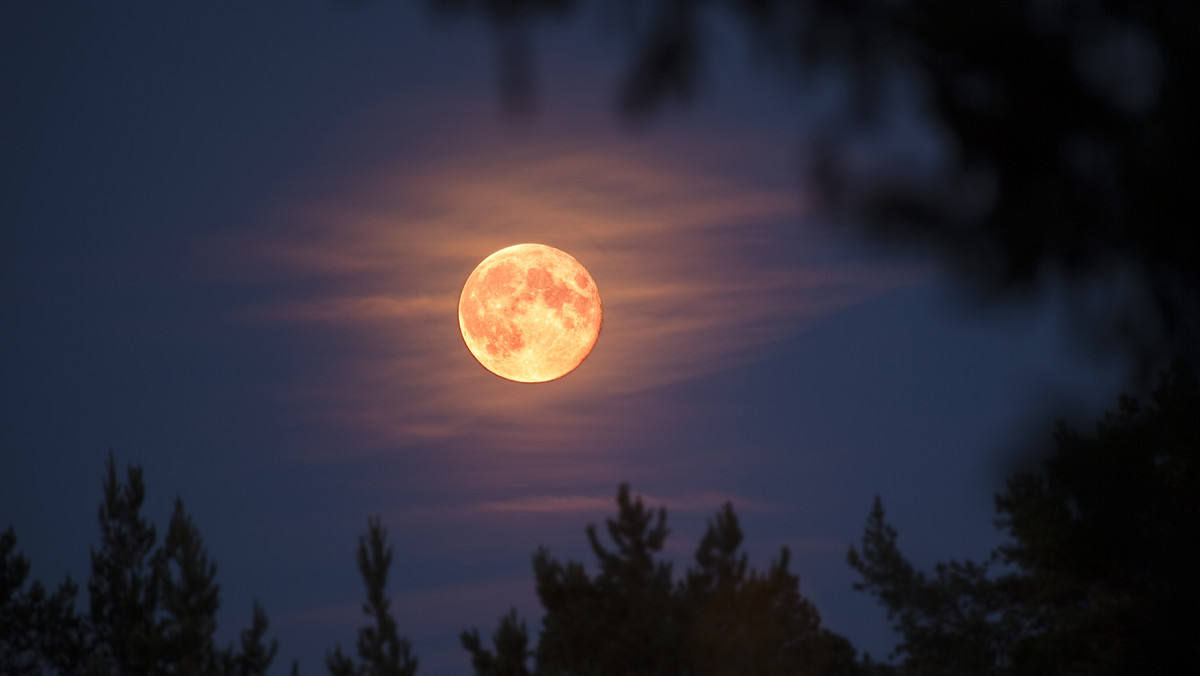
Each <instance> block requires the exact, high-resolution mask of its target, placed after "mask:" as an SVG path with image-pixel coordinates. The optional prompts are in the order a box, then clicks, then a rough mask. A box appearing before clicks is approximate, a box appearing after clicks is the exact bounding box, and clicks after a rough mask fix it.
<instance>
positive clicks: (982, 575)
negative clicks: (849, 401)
mask: <svg viewBox="0 0 1200 676" xmlns="http://www.w3.org/2000/svg"><path fill="white" fill-rule="evenodd" d="M1055 440H1056V442H1057V451H1056V453H1055V454H1054V455H1053V456H1051V457H1050V458H1048V459H1047V460H1046V461H1045V465H1044V469H1043V471H1042V472H1040V473H1023V474H1017V475H1014V476H1013V477H1011V478H1010V479H1009V481H1008V485H1007V489H1006V490H1005V491H1004V492H1003V493H1001V494H1000V495H998V496H997V498H996V508H997V512H998V514H999V518H998V520H997V524H998V525H999V526H1001V527H1003V528H1004V529H1005V530H1006V531H1007V534H1008V536H1009V538H1010V539H1009V542H1007V543H1006V544H1004V545H1003V546H1001V547H1000V548H998V549H997V550H996V551H995V552H994V553H993V555H992V557H991V559H990V560H989V561H987V562H984V563H974V562H970V561H967V562H957V561H950V562H948V563H943V564H939V565H938V566H937V568H936V575H935V576H934V577H932V578H931V577H928V576H926V575H924V574H923V573H921V572H918V571H916V570H915V569H914V568H913V567H912V565H911V564H909V563H908V562H907V561H906V560H905V559H904V557H903V556H902V555H901V554H900V552H899V549H898V548H897V545H896V531H895V529H893V528H892V527H891V526H890V525H888V524H887V523H886V521H885V520H884V512H883V507H882V505H881V503H880V502H879V500H878V499H876V503H875V506H874V508H873V509H872V511H871V516H870V518H869V519H868V521H867V527H866V530H865V532H864V535H863V541H862V545H861V551H860V550H858V549H854V548H852V549H851V551H850V554H849V563H850V565H851V566H852V567H854V568H855V569H856V570H858V572H859V573H860V575H861V576H862V581H861V582H860V583H859V584H858V585H856V586H857V587H858V588H860V589H865V590H867V591H869V592H870V593H872V594H873V595H875V596H876V597H878V599H879V601H880V603H881V604H883V605H884V606H885V607H886V608H887V609H888V614H889V617H891V618H892V619H894V620H895V621H896V629H897V631H898V632H899V633H900V635H901V636H902V638H903V640H902V642H901V644H900V645H899V646H898V650H897V652H898V654H899V655H901V656H903V657H904V661H903V663H902V666H903V670H904V672H905V673H913V674H1067V673H1079V674H1127V673H1194V672H1196V671H1198V670H1200V645H1198V644H1197V643H1196V640H1195V637H1196V622H1195V621H1194V619H1191V616H1192V614H1193V613H1194V610H1195V608H1196V607H1197V604H1200V580H1198V579H1197V577H1196V571H1197V570H1200V389H1198V388H1197V384H1196V380H1195V378H1194V376H1193V375H1192V374H1191V372H1190V371H1188V370H1187V369H1185V368H1184V367H1183V366H1182V365H1177V366H1176V367H1175V368H1174V369H1173V370H1172V371H1171V372H1170V373H1168V374H1164V375H1163V376H1162V378H1161V380H1160V383H1159V385H1158V387H1157V388H1156V389H1155V391H1154V393H1153V398H1152V402H1151V404H1150V405H1149V406H1145V407H1143V406H1142V405H1140V404H1139V403H1138V402H1137V401H1136V400H1134V399H1132V398H1128V397H1122V399H1121V401H1120V405H1119V408H1118V411H1117V412H1116V413H1110V414H1107V415H1106V416H1105V418H1104V419H1103V421H1101V423H1100V424H1099V425H1098V427H1097V431H1096V434H1095V436H1091V437H1085V436H1081V435H1079V434H1076V433H1074V432H1071V431H1070V430H1068V429H1067V428H1066V427H1065V425H1062V424H1061V423H1060V425H1059V427H1058V429H1057V430H1056V433H1055ZM996 566H999V572H998V573H995V574H992V573H991V572H990V570H989V569H990V568H993V567H996Z"/></svg>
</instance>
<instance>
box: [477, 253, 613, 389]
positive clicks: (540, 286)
mask: <svg viewBox="0 0 1200 676" xmlns="http://www.w3.org/2000/svg"><path fill="white" fill-rule="evenodd" d="M602 318H603V312H602V310H601V307H600V292H599V291H598V290H597V289H596V282H595V281H593V280H592V276H591V275H589V274H588V271H587V270H586V269H585V268H584V267H583V266H582V265H580V264H579V261H577V260H575V259H574V258H572V257H571V256H570V255H569V254H567V253H566V252H563V251H560V250H558V249H555V248H554V247H551V246H546V245H544V244H517V245H515V246H510V247H507V248H504V249H501V250H499V251H497V252H496V253H494V254H492V255H491V256H488V257H487V258H485V259H483V262H482V263H480V264H479V265H478V266H477V267H476V268H475V271H474V272H472V273H471V276H470V277H468V278H467V283H466V284H464V285H463V290H462V296H461V297H460V298H459V300H458V326H459V328H460V329H461V330H462V336H463V340H464V341H465V342H466V344H467V349H469V350H470V351H471V354H473V355H475V358H476V359H478V360H479V363H480V364H483V366H484V368H486V369H487V370H489V371H491V372H492V373H495V374H496V375H498V376H500V377H502V378H507V379H509V380H515V381H517V382H520V383H542V382H546V381H547V380H554V379H556V378H561V377H563V376H565V375H566V374H568V373H570V372H571V371H573V370H574V369H575V367H576V366H579V364H580V362H582V361H583V360H584V358H585V357H587V356H588V353H590V352H591V351H592V346H593V345H595V344H596V338H597V337H598V336H599V335H600V324H601V321H602Z"/></svg>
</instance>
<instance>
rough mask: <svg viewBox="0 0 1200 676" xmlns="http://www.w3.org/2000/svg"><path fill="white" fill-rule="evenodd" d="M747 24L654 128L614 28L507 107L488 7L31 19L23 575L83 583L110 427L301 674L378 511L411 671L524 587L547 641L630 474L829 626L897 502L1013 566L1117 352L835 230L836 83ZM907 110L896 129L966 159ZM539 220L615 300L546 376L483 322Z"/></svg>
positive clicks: (20, 122)
mask: <svg viewBox="0 0 1200 676" xmlns="http://www.w3.org/2000/svg"><path fill="white" fill-rule="evenodd" d="M180 5H187V6H188V7H181V6H180ZM214 5H224V6H214ZM735 35H736V34H734V33H732V32H730V33H729V34H728V35H724V34H721V36H720V37H722V38H723V42H721V43H720V46H719V54H720V55H721V56H722V58H719V59H714V60H713V63H712V64H711V65H712V67H711V68H710V71H709V73H708V77H707V79H706V81H705V82H706V88H705V89H704V91H703V95H702V96H701V97H700V98H699V100H697V101H696V102H694V103H693V104H692V105H690V106H687V107H680V108H673V109H669V110H667V111H666V112H665V113H663V114H662V115H660V116H658V117H655V118H653V119H646V120H640V121H639V123H638V124H634V125H631V124H629V121H628V120H626V119H625V118H623V117H622V116H621V115H620V114H619V113H618V112H617V110H616V105H615V102H616V96H615V91H616V87H617V83H618V80H619V77H620V74H621V71H622V69H623V68H624V67H625V65H626V62H625V58H624V57H625V52H624V51H623V49H622V41H621V40H620V39H619V36H614V35H608V34H606V33H605V32H604V31H603V30H599V29H597V27H596V23H595V22H592V21H587V20H580V21H575V22H571V23H566V24H562V25H547V26H546V27H545V30H542V31H538V32H535V33H534V34H533V36H532V37H533V38H534V45H535V48H536V49H535V54H534V56H535V64H536V66H537V71H536V72H537V77H538V79H537V94H538V98H537V102H536V107H535V109H534V110H532V111H530V112H526V113H524V114H520V115H513V114H511V113H506V112H505V110H506V109H505V99H504V97H503V96H502V93H501V89H500V85H499V83H500V71H499V68H498V66H497V63H496V58H495V57H496V54H497V49H496V44H495V41H494V40H493V35H492V32H491V30H490V27H489V26H488V25H487V24H486V23H484V22H483V21H482V20H476V21H470V20H465V21H449V20H446V18H445V17H435V16H431V15H429V13H428V12H426V11H425V10H424V9H423V7H422V3H413V2H382V1H381V2H375V3H366V4H363V5H361V6H351V5H347V4H344V3H337V2H326V1H320V0H308V1H306V2H294V1H292V0H288V1H287V2H284V1H282V0H278V1H275V2H255V3H236V4H235V3H199V2H195V3H161V2H135V3H122V4H121V8H120V9H118V8H115V6H112V5H103V4H101V3H57V2H38V3H28V2H27V3H5V4H3V6H0V172H3V175H2V180H0V227H2V230H0V232H2V235H3V236H2V238H0V453H2V455H0V528H3V527H6V526H8V525H9V524H11V525H13V526H14V527H15V529H16V533H17V536H18V548H19V549H20V550H21V551H23V552H24V553H25V554H26V555H27V556H28V557H29V558H30V559H31V562H32V564H33V574H34V576H35V577H37V578H39V579H42V580H44V581H46V582H47V583H51V584H56V583H57V582H58V581H59V580H61V578H62V577H63V576H64V575H66V574H70V575H71V576H72V578H74V579H75V580H76V581H77V582H80V583H83V584H84V588H85V591H84V593H83V598H86V584H85V581H86V579H87V576H88V565H89V559H88V549H89V547H90V546H93V545H94V544H95V543H96V542H97V540H98V533H99V529H98V526H97V523H96V509H97V505H98V504H99V500H100V497H101V486H100V480H101V473H102V470H103V467H104V461H105V458H106V456H107V453H108V451H109V449H112V450H113V452H114V454H115V457H116V460H117V462H118V465H120V466H124V465H126V464H131V463H132V464H140V465H141V466H142V467H143V468H144V471H145V477H146V482H147V487H148V498H147V505H146V510H145V513H146V515H147V516H148V517H149V518H150V519H151V520H152V521H154V522H155V523H157V524H158V526H159V532H160V535H161V533H162V532H164V531H165V525H166V520H167V518H168V517H169V514H170V505H171V502H172V501H173V500H174V498H175V496H176V495H180V496H182V497H183V500H184V502H185V504H186V506H187V508H188V510H189V511H190V513H191V514H192V515H193V517H194V519H195V521H196V523H197V525H198V526H199V528H200V530H201V532H202V534H203V536H204V538H205V543H206V545H207V548H208V550H209V553H210V554H211V555H212V556H213V557H214V558H215V559H216V561H217V563H218V565H219V570H218V580H219V582H220V584H221V587H222V601H223V603H222V611H221V615H220V621H221V622H220V630H219V638H220V642H221V644H225V643H227V642H228V641H230V640H232V639H233V638H234V637H235V636H236V635H237V633H238V632H239V631H241V629H243V628H245V627H246V626H248V625H249V620H250V611H251V604H252V601H253V599H255V598H257V599H259V600H260V601H261V602H262V604H263V605H264V607H265V609H266V611H267V613H268V615H269V617H270V619H271V635H273V636H274V637H276V638H278V639H279V641H280V644H281V645H280V653H279V657H278V659H277V662H276V668H277V671H283V670H284V669H285V668H286V667H287V665H288V664H290V662H291V660H292V659H293V658H295V659H298V660H300V664H301V667H302V669H303V670H304V671H305V672H306V673H318V672H319V671H322V670H323V664H322V659H323V657H324V655H325V652H326V651H327V650H331V649H332V648H333V647H334V646H335V644H337V643H341V644H342V645H343V646H345V647H349V646H352V645H353V641H354V634H355V631H356V628H357V627H358V626H359V625H360V624H361V623H362V622H363V620H362V619H360V618H361V615H360V610H359V608H360V601H359V599H360V598H361V596H362V586H361V581H360V578H359V576H358V573H357V570H356V568H355V564H354V551H355V547H356V542H357V538H358V536H359V535H360V534H361V533H362V532H363V531H364V529H365V526H366V522H367V518H368V517H369V516H371V515H380V516H381V517H382V519H383V523H384V526H385V527H386V528H387V529H388V532H389V540H390V542H391V543H392V545H393V546H394V548H395V561H394V563H393V567H392V579H391V583H390V591H391V593H392V595H393V597H394V602H393V608H394V611H395V614H396V617H397V621H398V624H399V630H400V632H401V634H402V635H404V636H407V637H408V638H409V639H410V640H411V641H412V643H413V650H414V652H415V654H416V655H417V656H418V657H419V659H420V660H421V673H424V674H467V673H469V671H470V669H469V659H468V655H467V653H466V652H464V651H463V650H462V649H461V648H459V647H458V634H459V632H460V631H462V630H464V629H468V628H471V627H479V628H480V629H481V632H482V633H483V634H484V635H490V633H491V631H492V630H493V628H494V626H495V621H496V619H497V618H498V617H499V616H500V615H502V614H503V613H505V612H506V611H507V610H508V608H509V607H510V606H514V605H515V606H516V607H517V608H518V610H519V611H520V612H521V613H522V614H523V615H524V616H525V617H526V618H527V619H528V620H529V621H530V622H531V623H534V625H535V626H536V621H537V618H538V617H539V615H540V611H539V606H538V603H537V599H536V596H535V594H534V591H533V574H532V570H531V566H530V558H531V556H532V554H533V552H534V551H535V550H536V548H537V547H538V546H539V545H545V546H547V547H549V548H550V550H551V552H552V553H553V554H554V555H555V556H556V557H559V558H574V559H576V560H583V561H585V562H587V563H588V564H589V569H591V567H590V564H591V563H592V560H591V558H590V555H589V553H588V550H587V546H586V540H585V538H584V527H585V526H586V525H587V524H588V523H594V522H599V521H601V520H602V519H603V518H605V517H607V516H610V515H612V514H614V513H615V502H614V496H615V494H616V489H617V485H618V484H619V483H620V482H629V483H630V485H631V487H632V489H633V491H634V492H635V493H637V494H640V495H642V496H643V497H644V499H645V500H647V501H648V502H649V503H650V504H652V505H663V506H666V507H667V509H668V512H669V517H668V524H669V525H670V526H671V528H672V535H671V537H670V538H669V539H668V543H667V550H668V552H669V554H670V555H671V556H672V557H674V558H675V560H677V561H679V562H680V563H679V566H680V567H682V566H683V565H686V562H687V561H688V560H689V559H690V556H691V553H692V551H693V549H694V547H695V545H696V543H697V541H698V539H699V537H700V536H701V534H702V532H703V528H704V521H705V519H706V518H708V517H710V516H711V515H712V514H713V513H714V512H716V510H717V509H718V508H719V507H720V506H721V505H722V504H723V503H724V502H725V501H727V500H728V501H732V503H733V506H734V508H735V510H736V511H737V513H738V514H739V516H740V517H741V520H742V527H743V529H744V530H745V531H746V534H747V547H748V551H749V552H750V555H751V563H752V565H754V566H756V567H763V566H765V565H766V564H767V563H768V562H769V561H770V559H771V558H772V557H774V556H777V555H778V551H779V548H780V547H782V546H787V547H789V548H790V549H791V551H792V554H793V559H792V561H793V564H792V569H793V570H794V571H796V572H798V573H799V575H800V578H801V590H802V592H803V593H805V594H806V595H807V596H808V597H809V598H811V599H812V600H813V601H814V603H815V604H816V606H817V608H818V609H819V610H820V612H821V614H822V617H823V618H824V620H825V622H826V624H827V625H828V626H829V627H830V628H831V629H832V630H834V631H836V632H839V633H842V634H844V635H845V636H847V637H848V638H850V639H851V640H852V641H853V642H854V643H855V645H856V646H857V647H858V648H859V649H860V650H868V651H870V652H871V653H872V654H873V655H875V656H877V657H883V656H885V655H886V654H887V652H888V650H889V649H890V647H891V637H890V632H889V629H888V623H887V620H886V618H885V616H884V613H883V611H882V609H880V608H878V607H877V606H876V605H875V603H874V601H873V599H871V598H870V597H867V596H865V595H863V594H860V593H858V592H855V591H853V590H852V589H851V583H852V581H853V579H854V577H853V575H852V571H851V570H850V569H849V567H848V566H846V564H845V554H846V550H847V548H848V545H849V544H850V543H852V542H857V540H858V537H859V535H860V533H861V529H862V525H863V523H864V521H865V518H866V515H867V512H868V511H869V509H870V506H871V500H872V497H873V496H874V495H875V494H877V493H878V494H881V495H882V497H883V499H884V504H885V506H886V507H887V509H888V513H889V518H890V520H891V521H892V522H893V523H894V524H895V525H896V527H897V529H898V530H899V532H900V544H901V547H902V548H903V549H904V551H906V553H908V554H909V556H910V557H911V558H912V559H913V560H914V561H915V562H916V563H918V564H920V565H928V564H930V563H931V562H932V561H934V560H936V559H939V558H946V557H951V556H955V557H963V556H980V555H982V554H985V553H986V552H987V551H988V550H989V549H990V548H991V547H992V546H993V545H994V544H995V542H996V541H997V537H998V536H997V535H996V533H995V531H994V529H993V528H992V493H993V492H994V491H995V490H996V489H997V488H999V487H1000V486H1001V482H1002V476H1003V473H1004V471H1006V469H1008V468H1010V463H1009V461H1008V460H1006V458H1008V457H1009V456H1010V454H1011V452H1012V450H1013V448H1014V447H1015V446H1017V445H1018V444H1019V443H1021V442H1023V441H1026V440H1027V439H1029V438H1037V434H1040V433H1041V432H1042V431H1044V436H1045V438H1047V439H1048V438H1049V437H1048V435H1049V433H1050V427H1049V426H1048V425H1045V424H1044V420H1043V419H1042V418H1041V417H1039V416H1041V415H1042V414H1043V413H1045V412H1046V411H1045V409H1046V408H1047V406H1048V402H1070V403H1071V406H1072V407H1073V409H1074V410H1079V411H1081V412H1083V413H1084V414H1085V415H1088V414H1090V415H1095V414H1096V413H1098V412H1099V411H1101V410H1102V409H1103V408H1105V407H1107V406H1110V405H1111V403H1112V402H1113V401H1114V398H1115V396H1116V394H1117V392H1118V390H1119V385H1120V383H1121V375H1122V373H1123V371H1122V368H1121V365H1119V364H1105V363H1099V362H1097V361H1096V360H1095V359H1094V358H1093V357H1091V356H1088V355H1084V354H1079V353H1078V349H1077V348H1075V347H1073V345H1074V343H1073V342H1072V341H1071V340H1070V337H1069V335H1068V332H1067V331H1066V330H1065V328H1064V327H1065V322H1064V321H1063V320H1061V319H1060V318H1059V312H1057V306H1056V305H1054V302H1053V299H1050V300H1048V301H1047V302H1045V303H1043V304H1041V305H1036V304H1035V305H1020V306H1012V307H999V308H990V309H987V310H986V311H985V310H980V309H978V308H974V307H973V306H970V305H969V304H968V303H966V302H965V301H964V300H963V298H962V297H961V296H960V295H959V294H957V293H956V289H955V287H954V286H953V284H951V283H950V282H949V281H948V278H947V277H946V276H945V275H944V274H942V273H941V272H939V269H938V267H937V266H936V264H935V261H933V260H927V259H924V258H922V257H921V256H920V255H917V254H914V253H904V254H901V253H899V252H894V251H889V250H886V249H882V248H880V247H878V246H872V245H871V243H870V242H866V241H863V240H862V239H861V238H860V237H859V236H858V234H857V230H855V229H854V228H853V226H852V224H851V225H845V224H842V225H838V226H835V225H833V224H831V223H826V222H822V221H821V220H820V219H818V218H816V217H815V216H814V210H813V208H812V206H811V204H812V196H811V195H810V194H808V193H807V192H806V188H805V186H804V184H803V180H802V172H801V171H800V166H801V162H800V157H799V155H800V154H801V153H802V152H803V141H804V140H805V139H808V138H811V137H812V136H813V135H814V134H818V133H819V130H820V128H821V124H820V123H821V121H822V120H823V119H826V118H827V117H828V116H830V115H837V114H838V110H839V107H838V105H837V96H836V87H826V86H820V85H818V84H816V83H814V84H813V85H812V86H811V87H808V88H803V87H792V88H785V87H779V86H776V84H775V83H776V82H777V81H778V80H777V79H775V78H774V77H773V76H772V75H771V74H770V73H767V72H763V71H760V70H758V69H756V68H755V67H753V64H752V59H750V58H748V57H747V56H746V55H745V53H744V52H745V50H743V49H741V48H740V46H739V44H738V43H737V40H736V39H735ZM835 84H836V83H835ZM831 92H832V93H831ZM895 105H896V106H901V105H902V101H900V102H898V103H896V104H895ZM896 112H897V118H898V119H900V120H901V121H900V122H898V123H896V124H895V125H894V126H893V128H892V129H891V131H890V132H889V133H888V134H885V135H884V136H882V137H880V138H877V139H874V140H873V141H871V144H874V145H871V144H866V146H867V147H868V148H874V149H876V150H877V151H879V152H888V153H909V154H911V157H912V162H913V163H914V166H917V167H920V166H922V163H929V162H936V157H937V149H936V143H935V140H932V139H931V138H930V137H929V135H928V133H927V130H925V129H924V128H923V127H922V125H921V124H920V121H919V120H917V119H912V118H911V116H909V115H907V114H905V113H904V112H903V109H901V108H899V107H897V108H896ZM520 242H541V243H545V244H548V245H551V246H555V247H558V248H560V249H563V250H564V251H567V252H568V253H570V254H571V255H573V256H574V257H575V258H577V259H578V260H579V261H580V262H581V263H583V265H585V266H586V267H587V268H588V270H589V271H590V272H591V274H592V276H593V277H594V278H595V280H596V283H597V285H598V287H599V289H600V293H601V296H602V297H603V301H604V309H605V316H604V327H603V330H602V332H601V335H600V339H599V341H598V342H597V344H596V347H595V350H594V351H593V353H592V354H591V356H590V357H588V359H587V360H585V361H584V362H583V364H582V366H581V367H580V368H579V369H578V370H577V371H575V372H573V373H571V374H569V375H568V376H567V377H565V378H563V379H561V380H558V381H554V382H550V383H544V384H537V385H522V384H517V383H513V382H509V381H505V380H502V379H500V378H498V377H496V376H494V375H492V374H490V373H488V372H486V371H485V370H484V369H483V368H481V367H480V365H479V364H478V363H477V362H476V361H475V360H474V359H473V358H472V357H471V355H470V354H469V353H468V352H467V350H466V348H465V346H464V345H463V342H462V339H461V337H460V335H459V333H458V331H459V329H458V319H457V314H456V307H457V301H458V295H459V293H460V291H461V288H462V284H463V282H464V281H465V280H466V278H467V276H468V275H469V274H470V272H471V270H472V269H473V268H474V267H475V265H476V264H477V263H478V262H479V261H480V260H482V259H483V258H484V257H486V256H487V255H488V254H490V253H491V252H493V251H495V250H497V249H500V248H502V247H504V246H508V245H511V244H516V243H520ZM678 570H680V568H679V567H677V571H678Z"/></svg>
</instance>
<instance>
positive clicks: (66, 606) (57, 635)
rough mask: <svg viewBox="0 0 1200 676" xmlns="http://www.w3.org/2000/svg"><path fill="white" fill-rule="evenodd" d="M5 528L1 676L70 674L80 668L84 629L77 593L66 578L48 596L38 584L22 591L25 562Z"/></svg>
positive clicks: (0, 568) (0, 578) (0, 576)
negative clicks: (76, 609)
mask: <svg viewBox="0 0 1200 676" xmlns="http://www.w3.org/2000/svg"><path fill="white" fill-rule="evenodd" d="M16 545H17V536H16V533H15V532H14V531H13V529H12V527H11V526H10V527H9V528H8V529H7V530H6V531H4V532H3V533H0V666H2V667H3V669H2V671H3V673H5V674H13V675H14V676H20V675H24V674H31V675H36V674H42V673H44V672H45V671H46V670H49V671H52V672H57V673H63V674H70V673H78V672H79V671H80V670H81V669H82V663H83V656H84V653H83V646H82V631H83V626H82V622H81V619H80V617H79V616H78V615H77V614H76V612H75V596H76V594H77V592H78V588H77V587H76V586H75V584H74V583H73V582H71V578H70V577H68V578H67V579H66V580H65V581H64V582H63V583H62V584H61V585H60V586H59V587H58V589H57V590H56V591H55V592H54V593H53V594H47V593H46V589H45V587H44V586H43V585H42V583H41V582H39V581H36V580H35V581H34V582H32V583H31V584H29V585H28V587H27V586H26V584H25V583H26V581H27V578H28V575H29V567H30V566H29V560H28V559H27V558H25V556H24V555H22V554H21V553H20V552H18V551H17V549H16Z"/></svg>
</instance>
